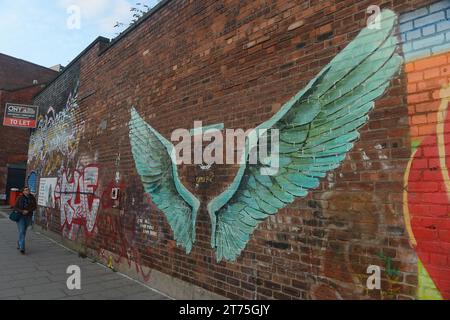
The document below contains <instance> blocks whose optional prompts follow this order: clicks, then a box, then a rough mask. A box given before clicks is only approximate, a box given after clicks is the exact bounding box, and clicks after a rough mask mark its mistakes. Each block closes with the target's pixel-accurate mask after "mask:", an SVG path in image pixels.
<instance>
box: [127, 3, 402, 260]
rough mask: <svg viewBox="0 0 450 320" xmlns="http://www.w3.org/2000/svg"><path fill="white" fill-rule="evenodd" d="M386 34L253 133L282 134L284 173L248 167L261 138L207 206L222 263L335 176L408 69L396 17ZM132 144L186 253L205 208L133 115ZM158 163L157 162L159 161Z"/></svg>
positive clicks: (359, 42)
mask: <svg viewBox="0 0 450 320" xmlns="http://www.w3.org/2000/svg"><path fill="white" fill-rule="evenodd" d="M380 20H381V24H380V28H379V29H377V28H375V29H373V28H365V29H363V30H362V31H361V32H360V34H359V35H358V36H357V37H356V38H355V39H354V40H353V41H352V42H351V43H350V44H349V45H348V46H347V47H346V48H345V49H344V50H343V51H342V52H341V53H339V54H338V55H337V56H336V57H335V58H334V59H333V60H332V61H331V63H330V64H329V65H327V66H326V67H325V68H324V69H323V70H322V71H321V72H320V74H319V75H318V76H317V77H316V78H314V79H313V80H312V81H311V82H310V83H309V84H308V85H307V87H306V88H304V89H303V90H301V91H300V92H299V93H298V94H297V95H295V96H294V97H293V98H292V99H291V100H290V101H289V102H287V103H286V104H285V105H284V106H283V107H282V108H281V109H280V111H279V112H277V113H276V114H275V115H274V116H273V117H272V118H271V119H269V120H268V121H266V122H264V123H263V124H261V125H260V126H259V127H258V128H256V129H255V132H256V133H257V135H260V132H264V130H270V129H278V130H279V132H280V138H281V141H280V168H279V170H278V172H277V173H276V174H274V175H264V174H263V173H262V172H263V171H262V170H261V169H264V168H266V169H270V168H271V167H272V164H271V163H270V161H271V158H270V157H267V158H266V159H259V162H258V164H256V165H254V164H250V161H249V156H250V151H251V150H254V149H255V148H257V147H258V146H259V141H260V139H261V136H258V138H257V139H254V140H253V139H249V138H247V141H246V150H245V152H244V154H243V160H244V161H242V163H244V164H243V165H242V166H241V168H240V169H239V171H238V173H237V176H236V178H235V179H234V181H233V182H232V184H231V185H230V186H229V188H228V189H227V190H225V191H224V192H223V193H222V194H220V195H219V196H218V197H216V198H215V199H213V200H212V201H211V202H210V203H209V204H208V212H209V215H210V219H211V223H212V236H211V246H212V248H213V249H214V250H215V252H216V259H217V261H221V260H228V261H235V260H236V258H237V257H238V256H239V255H240V254H241V252H242V250H244V248H245V247H246V245H247V243H248V241H249V240H250V237H251V235H252V234H253V232H254V230H255V229H256V227H257V226H258V225H259V224H260V223H261V222H263V221H265V220H266V219H267V218H268V217H269V216H272V215H275V214H277V212H278V211H279V210H280V209H281V208H284V207H286V206H287V205H289V204H291V203H292V202H294V200H295V199H296V198H298V197H305V196H306V195H307V194H308V192H309V190H312V189H315V188H317V187H318V186H319V184H320V181H321V178H324V177H326V174H327V172H329V171H331V170H333V169H336V168H338V167H339V166H340V164H341V162H342V161H343V160H344V159H345V157H346V154H347V152H348V151H350V150H351V149H352V148H353V145H354V142H355V141H356V140H357V139H358V138H359V133H358V129H359V128H360V127H362V126H363V125H365V124H366V123H367V120H368V114H369V112H370V111H371V110H372V109H373V107H374V104H375V101H376V100H377V99H378V98H380V97H381V96H382V95H383V94H384V92H385V91H386V89H387V88H388V87H389V86H390V82H391V80H392V79H393V78H394V76H395V75H396V74H397V72H398V71H399V69H400V66H401V65H402V63H403V60H402V58H401V57H400V56H399V55H398V54H397V49H398V40H397V37H396V36H394V35H393V30H394V27H395V26H396V20H397V19H396V15H395V14H394V13H393V12H392V11H390V10H384V11H383V12H382V13H381V19H380ZM129 127H130V133H129V135H130V141H131V146H132V153H133V157H134V160H135V164H136V168H137V171H138V173H139V175H140V176H141V178H142V183H143V185H144V188H145V191H146V192H147V193H148V194H150V195H151V197H152V200H153V202H154V203H155V204H156V205H157V207H158V208H159V209H160V210H161V211H163V212H164V214H165V216H166V218H167V220H168V222H169V224H170V226H171V228H172V231H173V234H174V238H175V240H176V241H177V243H178V245H179V246H182V247H183V248H185V250H186V252H187V253H190V251H191V250H192V247H193V244H194V242H195V223H196V217H197V212H198V209H199V206H200V203H199V200H198V199H197V198H196V197H195V196H194V195H193V194H191V193H190V192H189V191H188V190H187V189H186V188H185V187H184V186H183V185H182V183H181V181H180V179H179V177H178V172H177V167H176V165H175V163H176V161H175V159H174V157H175V153H174V152H173V149H174V146H173V145H172V144H171V143H170V142H169V141H167V140H166V139H165V138H164V137H162V136H161V135H160V134H159V133H158V132H157V131H156V130H155V129H153V128H152V127H151V126H150V125H149V124H147V123H145V121H144V120H143V119H142V118H141V117H140V116H139V114H138V113H137V111H136V110H135V109H134V108H133V110H132V111H131V121H130V124H129ZM155 155H157V156H155Z"/></svg>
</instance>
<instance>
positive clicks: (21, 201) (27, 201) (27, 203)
mask: <svg viewBox="0 0 450 320" xmlns="http://www.w3.org/2000/svg"><path fill="white" fill-rule="evenodd" d="M36 208H37V203H36V198H35V197H34V196H33V195H32V194H31V193H30V189H29V188H28V187H25V188H23V189H22V194H21V196H20V197H19V198H18V199H17V202H16V206H15V207H14V210H16V211H18V212H19V213H21V214H22V216H21V217H20V220H19V221H17V229H18V230H19V241H18V242H17V249H18V250H20V253H22V254H25V237H26V234H27V229H28V227H29V226H30V225H31V223H32V219H33V214H34V211H35V210H36Z"/></svg>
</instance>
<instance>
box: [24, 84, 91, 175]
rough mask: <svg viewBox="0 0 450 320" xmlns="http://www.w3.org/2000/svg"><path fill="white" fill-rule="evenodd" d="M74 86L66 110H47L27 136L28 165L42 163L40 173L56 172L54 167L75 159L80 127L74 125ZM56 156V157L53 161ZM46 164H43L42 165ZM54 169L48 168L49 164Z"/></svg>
mask: <svg viewBox="0 0 450 320" xmlns="http://www.w3.org/2000/svg"><path fill="white" fill-rule="evenodd" d="M78 86H79V84H77V85H76V87H75V88H74V90H73V91H72V92H71V93H70V95H69V97H68V99H67V103H66V106H65V107H64V109H63V110H62V111H60V112H58V113H56V112H55V110H54V108H52V107H50V108H49V110H48V111H47V114H46V115H45V116H41V118H40V120H39V122H38V126H37V130H36V131H35V132H34V133H33V134H32V135H31V138H30V148H29V152H28V162H29V163H30V162H32V161H33V160H38V161H41V162H42V163H45V166H44V167H43V168H42V170H43V171H44V172H49V171H51V170H54V169H59V167H58V164H59V163H60V162H63V161H64V158H68V159H71V158H73V157H74V156H75V154H76V152H77V150H78V145H79V142H80V139H81V135H82V133H83V130H84V123H78V122H77V121H76V116H75V110H76V109H77V108H78ZM56 154H59V155H60V156H59V157H57V156H56ZM43 160H46V161H43ZM52 163H53V164H55V165H54V166H51V167H49V165H51V164H52Z"/></svg>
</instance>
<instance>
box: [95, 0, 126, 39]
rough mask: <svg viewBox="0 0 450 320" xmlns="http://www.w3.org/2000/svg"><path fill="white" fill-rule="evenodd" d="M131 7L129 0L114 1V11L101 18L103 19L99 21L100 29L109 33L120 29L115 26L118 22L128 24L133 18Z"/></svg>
mask: <svg viewBox="0 0 450 320" xmlns="http://www.w3.org/2000/svg"><path fill="white" fill-rule="evenodd" d="M131 8H132V6H131V4H130V3H129V2H128V1H125V0H116V1H114V7H113V8H112V12H111V13H110V14H109V15H108V16H107V17H104V18H103V19H101V21H100V22H99V26H100V30H101V31H102V32H106V33H108V34H112V33H114V32H117V31H118V30H116V29H115V28H114V25H115V24H116V22H122V23H125V24H127V23H128V22H129V21H130V20H131V18H132V13H131Z"/></svg>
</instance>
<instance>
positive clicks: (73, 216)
mask: <svg viewBox="0 0 450 320" xmlns="http://www.w3.org/2000/svg"><path fill="white" fill-rule="evenodd" d="M97 188H98V167H96V166H88V167H86V168H85V169H84V170H83V171H78V170H75V171H73V172H68V171H64V172H63V173H62V176H61V177H60V178H59V179H58V184H57V185H56V188H55V199H56V201H57V203H58V205H59V209H60V211H61V226H62V227H63V228H64V227H68V228H69V229H71V228H72V226H73V225H78V226H84V227H86V229H87V231H88V232H89V233H91V232H92V231H93V230H94V227H95V222H96V219H97V212H98V209H99V206H100V198H99V197H97V196H96V191H97Z"/></svg>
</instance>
